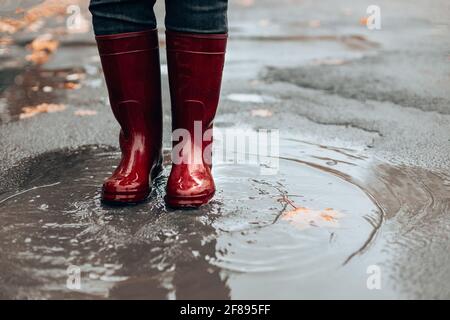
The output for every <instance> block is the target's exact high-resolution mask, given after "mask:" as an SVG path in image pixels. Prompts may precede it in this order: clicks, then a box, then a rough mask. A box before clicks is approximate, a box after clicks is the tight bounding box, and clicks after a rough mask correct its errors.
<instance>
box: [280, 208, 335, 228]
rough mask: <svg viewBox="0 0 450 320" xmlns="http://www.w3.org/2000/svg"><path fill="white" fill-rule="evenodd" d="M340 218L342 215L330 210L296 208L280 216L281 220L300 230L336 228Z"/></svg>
mask: <svg viewBox="0 0 450 320" xmlns="http://www.w3.org/2000/svg"><path fill="white" fill-rule="evenodd" d="M341 217H342V213H339V212H338V211H336V210H333V209H331V208H327V209H323V210H315V209H310V208H305V207H297V208H295V209H293V210H291V211H286V212H284V213H283V214H282V215H281V219H282V220H285V221H288V222H289V223H291V224H292V225H294V226H295V227H297V228H299V229H301V230H303V229H308V228H311V227H328V228H338V227H339V218H341Z"/></svg>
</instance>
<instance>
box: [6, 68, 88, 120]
mask: <svg viewBox="0 0 450 320" xmlns="http://www.w3.org/2000/svg"><path fill="white" fill-rule="evenodd" d="M83 74H84V70H83V69H82V68H73V69H72V68H69V69H56V70H46V69H41V68H35V67H30V68H27V69H25V71H24V72H23V73H20V74H17V72H16V73H14V77H9V78H10V83H7V84H6V83H5V84H4V87H5V89H4V91H3V92H1V97H0V105H2V106H3V107H0V124H2V123H7V122H10V121H15V120H18V119H19V115H20V113H21V112H22V109H23V108H24V107H30V106H31V107H32V106H37V105H40V104H43V103H48V104H52V103H58V102H59V101H63V100H64V99H63V97H64V96H65V95H66V93H67V90H68V89H70V88H72V87H77V86H79V82H80V79H79V78H77V79H73V78H71V77H73V76H75V75H83ZM0 77H2V78H5V77H6V76H3V75H1V74H0Z"/></svg>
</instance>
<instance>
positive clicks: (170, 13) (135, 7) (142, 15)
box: [89, 0, 228, 35]
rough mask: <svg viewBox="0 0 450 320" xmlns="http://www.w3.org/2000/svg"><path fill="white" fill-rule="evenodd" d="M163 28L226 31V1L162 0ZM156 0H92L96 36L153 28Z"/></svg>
mask: <svg viewBox="0 0 450 320" xmlns="http://www.w3.org/2000/svg"><path fill="white" fill-rule="evenodd" d="M165 1H166V18H165V25H166V29H167V30H170V31H177V32H187V33H226V32H227V31H228V25H227V9H228V0H165ZM155 2H156V0H91V2H90V5H89V10H90V11H91V13H92V23H93V26H94V33H95V34H96V35H107V34H116V33H124V32H135V31H143V30H149V29H154V28H156V17H155V13H154V12H153V6H154V4H155Z"/></svg>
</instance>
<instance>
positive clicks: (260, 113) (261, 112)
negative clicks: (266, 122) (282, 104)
mask: <svg viewBox="0 0 450 320" xmlns="http://www.w3.org/2000/svg"><path fill="white" fill-rule="evenodd" d="M251 113H252V116H253V117H263V118H267V117H271V116H272V115H273V113H272V111H270V110H268V109H253V110H252V111H251Z"/></svg>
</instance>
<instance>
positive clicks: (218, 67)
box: [166, 0, 227, 207]
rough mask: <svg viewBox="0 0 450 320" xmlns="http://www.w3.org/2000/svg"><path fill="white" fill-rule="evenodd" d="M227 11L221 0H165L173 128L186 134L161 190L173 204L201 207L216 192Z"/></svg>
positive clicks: (174, 156)
mask: <svg viewBox="0 0 450 320" xmlns="http://www.w3.org/2000/svg"><path fill="white" fill-rule="evenodd" d="M226 11H227V1H226V0H166V29H167V31H166V43H167V64H168V69H169V83H170V95H171V103H172V130H173V131H174V132H180V131H179V130H183V131H184V132H188V133H189V134H188V135H187V137H188V138H187V139H189V141H184V139H183V141H181V143H182V144H183V145H184V146H183V147H182V149H181V150H180V151H178V146H179V145H178V146H177V144H176V143H175V142H174V151H175V150H177V151H176V152H173V154H172V162H173V163H172V170H171V173H170V176H169V179H168V181H167V188H166V191H167V193H166V202H167V204H168V205H169V206H172V207H196V206H200V205H202V204H205V203H207V202H208V201H209V200H210V199H211V198H212V197H213V196H214V193H215V185H214V180H213V177H212V174H211V150H212V145H211V143H212V126H213V121H214V117H215V114H216V110H217V105H218V102H219V96H220V87H221V81H222V70H223V66H224V60H225V48H226V42H227V18H226ZM175 130H177V131H175ZM199 134H200V135H201V137H197V136H196V135H199ZM174 138H176V137H174ZM186 142H187V143H186ZM198 155H200V157H199V156H198ZM175 160H176V161H175Z"/></svg>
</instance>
